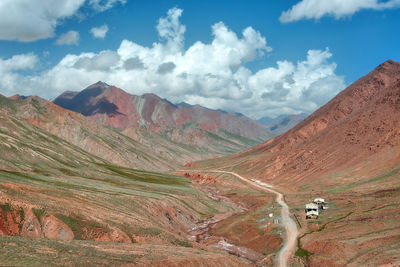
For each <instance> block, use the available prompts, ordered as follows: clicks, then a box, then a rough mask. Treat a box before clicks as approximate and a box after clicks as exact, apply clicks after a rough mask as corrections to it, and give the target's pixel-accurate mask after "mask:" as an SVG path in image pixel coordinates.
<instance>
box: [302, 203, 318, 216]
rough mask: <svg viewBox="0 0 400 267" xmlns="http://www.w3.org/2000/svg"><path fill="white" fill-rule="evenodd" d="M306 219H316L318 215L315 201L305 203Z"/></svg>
mask: <svg viewBox="0 0 400 267" xmlns="http://www.w3.org/2000/svg"><path fill="white" fill-rule="evenodd" d="M305 212H306V219H317V218H318V216H319V212H318V205H317V204H315V203H308V204H306V210H305Z"/></svg>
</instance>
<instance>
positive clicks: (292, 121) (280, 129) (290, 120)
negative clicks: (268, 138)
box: [269, 114, 307, 135]
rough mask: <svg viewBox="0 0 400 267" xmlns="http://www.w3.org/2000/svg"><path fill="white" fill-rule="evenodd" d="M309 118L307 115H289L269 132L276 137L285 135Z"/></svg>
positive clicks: (276, 123)
mask: <svg viewBox="0 0 400 267" xmlns="http://www.w3.org/2000/svg"><path fill="white" fill-rule="evenodd" d="M306 117H307V116H306V115H305V114H300V115H288V116H285V117H283V118H282V119H280V120H279V121H277V122H275V123H274V124H272V125H271V126H270V127H269V130H270V131H271V132H272V133H273V134H274V135H280V134H283V133H285V132H287V131H289V130H290V129H292V128H293V127H294V126H296V125H297V124H299V123H300V122H301V121H303V120H304V119H305V118H306Z"/></svg>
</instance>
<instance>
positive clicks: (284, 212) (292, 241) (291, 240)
mask: <svg viewBox="0 0 400 267" xmlns="http://www.w3.org/2000/svg"><path fill="white" fill-rule="evenodd" d="M199 172H200V171H199ZM202 172H216V173H226V174H231V175H234V176H236V177H237V178H239V179H240V180H242V181H244V182H246V183H248V184H251V185H252V186H254V187H257V188H259V189H261V190H263V191H265V192H269V193H274V194H275V195H276V201H277V202H278V204H279V205H281V207H282V209H281V217H282V223H283V225H284V227H285V229H286V240H285V243H284V245H283V247H282V249H281V250H280V251H279V254H278V258H277V265H278V266H280V267H283V266H287V262H288V260H289V258H290V257H291V255H293V253H294V251H295V248H296V239H297V236H298V234H299V232H298V230H297V227H296V223H295V222H294V221H293V220H292V218H290V213H289V207H288V205H287V204H286V202H285V200H284V197H283V195H282V194H281V193H279V192H278V191H275V190H274V189H273V186H271V185H269V184H266V183H263V182H260V181H258V180H254V179H252V180H250V179H246V178H244V177H242V176H240V175H239V174H237V173H234V172H228V171H217V170H215V171H202Z"/></svg>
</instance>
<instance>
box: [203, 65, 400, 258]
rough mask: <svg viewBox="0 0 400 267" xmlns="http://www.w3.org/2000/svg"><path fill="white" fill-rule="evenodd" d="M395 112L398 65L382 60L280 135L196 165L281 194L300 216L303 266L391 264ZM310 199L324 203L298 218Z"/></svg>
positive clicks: (399, 112)
mask: <svg viewBox="0 0 400 267" xmlns="http://www.w3.org/2000/svg"><path fill="white" fill-rule="evenodd" d="M399 118H400V64H399V63H397V62H393V61H391V60H389V61H386V62H384V63H383V64H381V65H379V66H378V67H377V68H376V69H375V70H373V71H372V72H371V73H369V74H368V75H366V76H365V77H363V78H361V79H360V80H358V81H356V82H355V83H353V84H352V85H351V86H349V87H348V88H347V89H345V90H344V91H342V92H341V93H340V94H339V95H337V96H336V97H335V98H333V99H332V100H331V101H330V102H329V103H327V104H326V105H325V106H323V107H321V108H320V109H319V110H317V111H316V112H314V113H313V114H312V115H310V116H309V117H308V118H306V119H305V120H304V121H303V122H301V123H300V124H298V125H297V126H295V127H294V128H293V129H291V130H290V131H288V132H287V133H285V134H283V135H281V136H278V137H276V138H274V139H271V140H269V141H267V142H265V143H263V144H260V145H258V146H256V147H254V148H251V149H248V150H246V151H243V152H240V153H237V154H235V155H233V156H229V157H224V158H220V159H216V160H213V161H211V160H209V161H205V162H199V163H197V166H196V168H197V169H198V168H206V169H218V168H219V169H224V170H229V171H234V172H237V173H240V174H241V175H243V176H245V177H249V178H250V177H256V178H257V179H260V180H262V181H267V182H268V183H271V184H274V185H275V186H278V188H280V190H281V191H282V192H285V195H286V200H287V202H288V204H289V206H291V207H292V211H293V212H294V213H297V215H298V216H299V218H302V219H301V220H302V221H301V223H302V229H301V231H302V233H303V235H302V236H301V237H300V239H299V247H298V248H299V250H298V251H297V252H296V255H297V256H299V258H300V259H302V263H303V264H305V265H311V266H322V265H326V266H343V265H348V266H363V265H374V266H376V265H381V264H398V262H399V261H400V258H399V256H398V255H400V246H399V242H398V241H399V238H400V235H399V232H398V229H399V227H400V220H399V211H400V210H399V207H400V205H399V204H400V203H399V199H400V179H399V163H400V157H399V156H400V153H399V151H400V131H399V129H400V119H399ZM315 197H323V198H325V199H327V200H328V202H330V203H331V206H330V208H329V210H327V211H326V212H324V213H323V215H322V216H320V218H319V219H318V220H314V221H305V219H304V210H303V209H304V204H306V203H307V202H309V201H311V200H312V199H313V198H315ZM377 255H379V257H376V256H377ZM293 264H294V263H293ZM299 264H300V263H299Z"/></svg>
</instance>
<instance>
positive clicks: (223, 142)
mask: <svg viewBox="0 0 400 267" xmlns="http://www.w3.org/2000/svg"><path fill="white" fill-rule="evenodd" d="M54 103H55V104H57V105H60V106H62V107H64V108H67V109H70V110H73V111H76V112H79V113H82V114H83V115H85V116H88V117H91V118H93V119H95V120H97V121H100V122H103V123H107V124H109V125H111V126H113V127H116V128H118V129H120V130H123V131H124V133H126V134H127V135H129V136H131V137H135V136H136V135H137V131H138V129H137V128H138V127H139V126H141V127H144V128H146V129H149V130H150V131H151V132H156V133H159V134H161V135H163V136H165V137H167V138H169V139H170V140H173V141H174V142H178V143H179V144H185V145H190V146H200V147H203V148H204V149H206V150H210V152H211V153H210V154H212V155H221V154H227V153H232V152H235V151H239V150H241V149H245V148H248V147H250V146H252V145H255V144H257V143H259V142H262V141H265V140H267V139H268V138H269V137H270V136H271V134H270V132H269V130H268V129H267V127H265V126H263V125H261V124H260V123H258V122H256V121H254V120H251V119H250V118H247V117H246V116H243V115H241V114H236V113H226V112H220V111H215V110H210V109H207V108H204V107H201V106H190V105H187V104H185V105H184V104H182V105H174V104H172V103H170V102H169V101H167V100H165V99H161V98H160V97H158V96H156V95H154V94H144V95H142V96H135V95H131V94H128V93H126V92H125V91H123V90H121V89H119V88H117V87H114V86H109V85H107V84H105V83H102V82H98V83H96V84H93V85H92V86H89V87H88V88H86V89H85V90H83V91H81V92H79V93H76V92H75V93H71V92H65V93H64V94H62V95H60V96H59V97H57V98H56V99H55V100H54Z"/></svg>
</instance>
